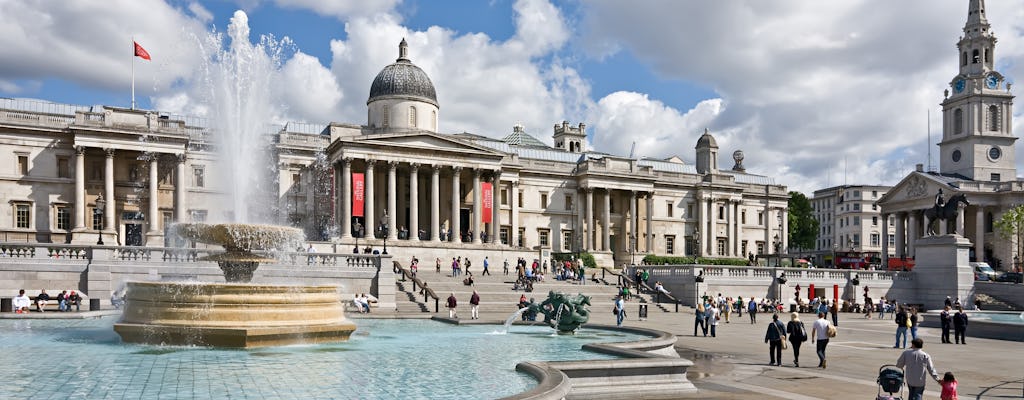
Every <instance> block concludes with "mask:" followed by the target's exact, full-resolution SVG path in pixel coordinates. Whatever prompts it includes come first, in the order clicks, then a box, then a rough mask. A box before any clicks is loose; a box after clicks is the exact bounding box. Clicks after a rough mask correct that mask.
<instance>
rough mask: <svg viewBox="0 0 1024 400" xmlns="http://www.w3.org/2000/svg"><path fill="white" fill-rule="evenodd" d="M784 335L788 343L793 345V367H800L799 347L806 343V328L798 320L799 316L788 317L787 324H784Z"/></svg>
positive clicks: (791, 315)
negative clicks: (786, 336)
mask: <svg viewBox="0 0 1024 400" xmlns="http://www.w3.org/2000/svg"><path fill="white" fill-rule="evenodd" d="M786 334H787V335H788V339H789V343H790V344H792V345H793V366H794V367H797V368H799V367H800V345H801V344H803V343H804V342H806V341H807V328H806V327H805V326H804V321H801V320H800V314H797V313H792V314H790V315H789V323H788V324H786Z"/></svg>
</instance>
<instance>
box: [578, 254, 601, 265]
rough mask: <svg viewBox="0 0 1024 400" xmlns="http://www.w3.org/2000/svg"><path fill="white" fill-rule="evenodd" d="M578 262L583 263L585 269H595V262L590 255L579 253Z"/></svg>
mask: <svg viewBox="0 0 1024 400" xmlns="http://www.w3.org/2000/svg"><path fill="white" fill-rule="evenodd" d="M580 260H582V261H583V266H584V267H586V268H597V260H594V256H593V255H591V254H590V253H580Z"/></svg>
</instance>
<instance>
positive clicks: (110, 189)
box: [103, 149, 118, 232]
mask: <svg viewBox="0 0 1024 400" xmlns="http://www.w3.org/2000/svg"><path fill="white" fill-rule="evenodd" d="M104 152H106V156H107V158H106V165H105V166H104V168H103V189H104V190H103V191H104V192H105V193H104V194H103V198H104V199H105V200H107V209H106V210H104V211H103V213H104V214H103V217H104V218H105V219H106V221H105V222H104V223H103V231H104V232H111V231H113V232H117V231H118V229H117V215H114V214H115V213H116V212H117V211H116V210H117V204H116V203H117V201H116V199H115V198H114V149H104Z"/></svg>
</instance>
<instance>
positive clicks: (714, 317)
mask: <svg viewBox="0 0 1024 400" xmlns="http://www.w3.org/2000/svg"><path fill="white" fill-rule="evenodd" d="M719 312H720V311H719V310H718V306H717V305H716V304H715V303H711V308H709V309H708V321H710V323H711V337H715V329H716V328H718V320H719V319H721V316H720V315H719Z"/></svg>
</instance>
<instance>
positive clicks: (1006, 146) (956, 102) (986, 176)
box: [939, 0, 1017, 181]
mask: <svg viewBox="0 0 1024 400" xmlns="http://www.w3.org/2000/svg"><path fill="white" fill-rule="evenodd" d="M985 11H986V10H985V0H970V5H969V6H968V10H967V23H966V24H965V25H964V34H963V36H961V37H960V41H959V42H957V50H958V54H957V60H958V61H959V65H960V72H959V73H958V74H957V75H956V76H955V77H953V80H952V81H950V82H949V86H950V89H948V90H946V97H945V99H944V100H943V101H942V141H941V142H939V154H940V156H941V157H942V158H941V160H940V161H939V172H941V173H943V174H958V175H962V176H964V177H966V178H969V179H972V180H976V181H1013V180H1016V179H1017V168H1016V166H1015V162H1016V160H1015V152H1014V142H1015V141H1016V140H1017V138H1016V137H1014V136H1013V132H1012V129H1011V128H1012V126H1013V119H1012V118H1013V113H1012V110H1013V94H1011V93H1010V85H1009V84H1008V83H1007V82H1006V81H1005V79H1004V78H1003V75H1002V74H1000V73H999V72H998V71H996V70H995V69H994V68H993V65H994V64H995V62H994V60H995V45H996V37H995V35H994V34H993V33H992V28H991V25H989V23H988V18H986V15H985Z"/></svg>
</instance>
